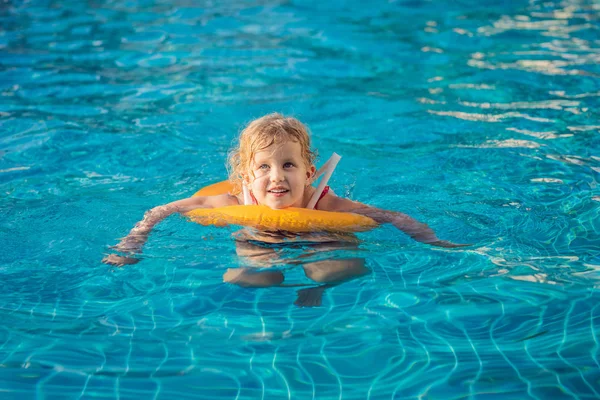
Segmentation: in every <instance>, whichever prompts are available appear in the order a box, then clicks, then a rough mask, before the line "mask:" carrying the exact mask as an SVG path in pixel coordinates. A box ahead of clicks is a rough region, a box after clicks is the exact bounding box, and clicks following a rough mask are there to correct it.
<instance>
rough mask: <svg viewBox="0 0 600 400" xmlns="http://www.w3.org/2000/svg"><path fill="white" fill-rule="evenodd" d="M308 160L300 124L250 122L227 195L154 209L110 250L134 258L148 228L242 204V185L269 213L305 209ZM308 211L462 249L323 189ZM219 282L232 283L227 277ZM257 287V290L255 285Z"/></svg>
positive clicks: (128, 260)
mask: <svg viewBox="0 0 600 400" xmlns="http://www.w3.org/2000/svg"><path fill="white" fill-rule="evenodd" d="M314 161H315V154H314V153H313V152H312V151H311V148H310V137H309V135H308V130H307V128H306V126H304V125H303V124H302V123H301V122H300V121H298V120H297V119H295V118H288V117H284V116H282V115H280V114H277V113H274V114H269V115H266V116H264V117H262V118H259V119H257V120H254V121H252V122H251V123H250V124H249V125H248V126H247V127H246V128H245V129H244V130H243V131H242V133H241V134H240V138H239V147H238V148H237V149H234V150H233V151H232V152H231V154H230V156H229V164H230V165H229V167H230V175H229V180H230V181H231V183H232V184H233V187H234V190H233V191H232V193H228V194H223V195H218V196H207V197H190V198H187V199H182V200H177V201H174V202H172V203H169V204H167V205H163V206H158V207H155V208H153V209H151V210H149V211H148V212H146V214H145V215H144V219H143V220H142V221H140V222H138V223H137V224H136V225H135V227H134V228H133V229H132V230H131V232H129V234H128V235H127V236H126V237H125V238H123V239H122V240H121V241H120V243H119V244H117V245H116V246H115V247H114V248H115V249H116V250H118V251H120V252H123V253H127V254H130V255H133V254H135V253H140V252H141V250H142V247H143V245H144V243H145V242H146V240H147V238H148V235H149V234H150V232H151V231H152V228H153V227H154V226H155V225H156V224H157V223H159V222H160V221H162V220H163V219H165V218H166V217H168V216H169V215H171V214H173V213H186V212H188V211H191V210H194V209H196V208H217V207H224V206H232V205H240V204H244V198H243V195H242V187H243V185H246V186H247V188H248V189H249V193H250V197H251V199H252V202H253V203H254V204H262V205H266V206H268V207H271V208H274V209H283V208H287V207H302V208H306V207H307V205H308V203H309V201H310V199H311V198H312V197H313V195H314V194H315V190H316V189H315V188H314V187H313V186H312V185H311V183H312V180H313V177H314V175H315V171H316V169H315V166H314ZM314 208H315V209H317V210H324V211H338V212H350V213H356V214H362V215H365V216H367V217H370V218H372V219H373V220H375V221H376V222H377V223H380V224H384V223H391V224H392V225H394V226H395V227H396V228H398V229H400V230H401V231H403V232H405V233H406V234H408V235H409V236H410V237H412V238H413V239H415V240H417V241H420V242H423V243H427V244H431V245H434V246H441V247H460V246H465V245H460V244H454V243H451V242H448V241H444V240H439V239H438V238H437V237H436V235H435V233H434V232H433V231H432V230H431V229H430V228H429V227H428V226H427V225H425V224H422V223H420V222H418V221H416V220H415V219H413V218H411V217H409V216H408V215H405V214H402V213H399V212H394V211H387V210H382V209H379V208H375V207H371V206H368V205H366V204H362V203H359V202H356V201H352V200H349V199H345V198H341V197H338V196H336V195H335V193H334V192H333V191H332V190H330V189H329V187H325V189H324V190H323V192H322V193H321V194H320V195H319V200H318V201H317V203H316V205H315V207H314ZM260 238H261V239H263V238H264V239H265V241H269V238H270V236H269V234H263V235H262V236H260ZM137 261H138V260H137V259H136V258H132V257H126V256H120V255H117V254H111V255H109V256H107V257H105V258H104V260H103V262H105V263H107V264H112V265H117V266H120V265H125V264H133V263H136V262H137ZM226 275H227V274H226ZM235 278H236V279H238V278H239V276H236V277H235ZM225 280H227V281H233V279H227V276H226V277H225ZM257 285H258V286H260V285H261V284H260V282H259V283H258V284H257Z"/></svg>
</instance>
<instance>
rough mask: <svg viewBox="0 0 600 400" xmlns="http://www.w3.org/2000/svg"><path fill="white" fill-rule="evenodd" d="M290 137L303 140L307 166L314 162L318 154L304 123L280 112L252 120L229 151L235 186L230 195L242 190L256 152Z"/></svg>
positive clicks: (231, 177) (230, 177)
mask: <svg viewBox="0 0 600 400" xmlns="http://www.w3.org/2000/svg"><path fill="white" fill-rule="evenodd" d="M288 140H291V141H294V142H297V143H300V148H301V150H300V151H301V152H302V158H303V160H304V163H305V164H306V167H307V168H310V167H311V166H312V165H314V163H315V159H316V157H317V155H316V152H313V151H312V150H311V149H310V136H309V131H308V128H307V127H306V126H305V125H304V124H303V123H302V122H300V121H298V120H297V119H296V118H292V117H285V116H283V115H281V114H279V113H272V114H268V115H265V116H264V117H261V118H258V119H255V120H254V121H252V122H250V123H249V124H248V125H247V126H246V127H245V128H244V130H242V132H241V133H240V136H239V138H238V145H237V146H236V147H234V148H233V149H231V151H230V152H229V156H228V164H229V165H228V170H229V181H230V182H231V184H232V185H233V191H232V193H231V194H233V195H237V194H239V193H241V191H242V183H243V180H244V175H247V174H248V171H251V168H250V166H251V164H252V161H253V160H254V155H255V154H256V153H257V152H259V151H262V150H264V149H266V148H267V147H269V146H271V145H273V144H282V143H285V142H286V141H288ZM250 173H251V172H250Z"/></svg>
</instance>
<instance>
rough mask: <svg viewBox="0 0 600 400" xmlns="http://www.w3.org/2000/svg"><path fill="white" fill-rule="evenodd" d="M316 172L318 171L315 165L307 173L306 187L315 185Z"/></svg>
mask: <svg viewBox="0 0 600 400" xmlns="http://www.w3.org/2000/svg"><path fill="white" fill-rule="evenodd" d="M315 172H317V169H316V168H315V166H314V165H311V166H310V168H309V169H308V170H307V171H306V186H309V185H311V184H312V183H313V178H314V176H315Z"/></svg>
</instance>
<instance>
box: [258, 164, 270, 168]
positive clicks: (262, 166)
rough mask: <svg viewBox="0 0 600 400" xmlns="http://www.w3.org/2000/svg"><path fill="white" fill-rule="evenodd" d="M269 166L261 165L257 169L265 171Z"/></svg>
mask: <svg viewBox="0 0 600 400" xmlns="http://www.w3.org/2000/svg"><path fill="white" fill-rule="evenodd" d="M267 168H269V166H268V165H267V164H262V165H261V166H260V167H258V169H267Z"/></svg>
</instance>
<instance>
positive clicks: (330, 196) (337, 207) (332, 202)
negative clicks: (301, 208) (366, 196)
mask: <svg viewBox="0 0 600 400" xmlns="http://www.w3.org/2000/svg"><path fill="white" fill-rule="evenodd" d="M360 205H361V204H360V203H358V202H355V201H352V200H350V199H346V198H344V197H339V196H337V195H336V194H335V193H334V192H333V190H331V189H329V191H328V192H327V194H326V195H325V196H323V198H322V199H321V200H319V202H318V203H317V207H315V209H317V210H321V211H334V212H352V210H354V209H356V208H357V207H359V206H360Z"/></svg>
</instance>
